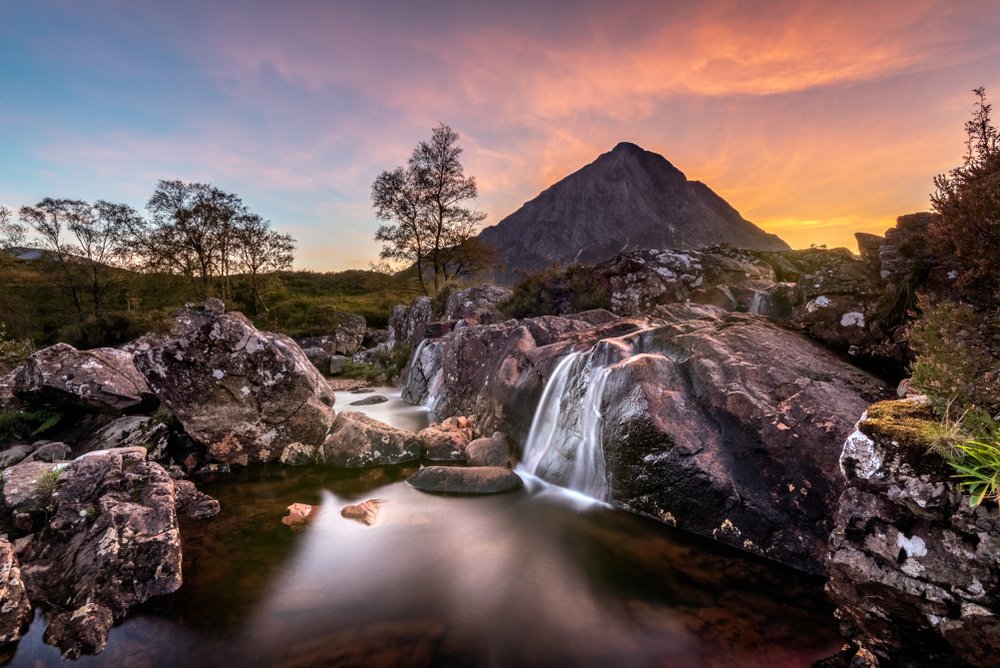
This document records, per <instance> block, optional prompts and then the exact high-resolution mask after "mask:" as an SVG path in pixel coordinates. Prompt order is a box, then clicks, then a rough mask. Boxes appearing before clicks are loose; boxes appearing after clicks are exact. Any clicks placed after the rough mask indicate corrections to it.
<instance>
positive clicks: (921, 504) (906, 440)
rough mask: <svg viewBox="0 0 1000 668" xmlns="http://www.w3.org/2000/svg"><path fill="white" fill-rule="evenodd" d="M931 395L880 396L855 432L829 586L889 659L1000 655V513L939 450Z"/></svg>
mask: <svg viewBox="0 0 1000 668" xmlns="http://www.w3.org/2000/svg"><path fill="white" fill-rule="evenodd" d="M935 422H936V420H935V418H934V415H933V413H932V412H931V411H930V409H929V408H928V407H927V405H926V403H925V402H924V401H923V400H921V399H906V400H901V401H893V402H882V403H878V404H875V405H873V406H871V407H870V408H869V409H868V411H867V413H866V414H865V416H864V418H863V419H862V420H861V421H860V422H859V423H858V425H857V430H856V431H855V432H854V433H852V434H851V435H850V437H849V438H847V439H846V440H845V443H844V448H843V455H842V458H841V466H842V470H843V474H844V476H845V478H846V481H847V488H846V489H845V491H844V493H843V495H842V496H841V498H840V505H839V511H838V513H837V516H836V526H835V529H834V531H833V535H832V536H831V537H830V555H829V572H830V579H829V581H828V583H827V593H828V594H829V596H830V598H831V599H832V600H833V602H834V603H835V604H836V605H837V618H838V619H839V620H840V622H841V631H842V632H843V633H844V635H845V637H847V638H848V639H850V640H851V641H852V642H853V643H854V644H855V645H856V646H858V647H860V648H861V651H862V652H869V653H871V654H874V655H875V656H876V657H877V659H878V660H879V661H881V662H884V663H883V665H891V666H896V665H899V666H910V665H912V666H916V665H921V666H923V665H939V666H945V665H949V666H950V665H971V666H993V665H996V662H997V656H998V654H1000V511H998V510H997V507H996V504H982V505H979V506H976V507H972V506H971V504H970V503H969V497H968V495H965V494H962V493H961V491H960V490H958V489H957V488H956V486H955V484H954V482H953V481H952V480H951V475H952V473H953V471H951V470H950V469H949V467H948V466H947V465H946V464H945V462H944V461H943V460H942V459H941V458H940V457H939V456H937V455H936V454H934V453H933V452H932V451H930V448H929V443H928V441H927V434H928V433H929V432H930V430H931V429H932V428H933V427H934V425H935Z"/></svg>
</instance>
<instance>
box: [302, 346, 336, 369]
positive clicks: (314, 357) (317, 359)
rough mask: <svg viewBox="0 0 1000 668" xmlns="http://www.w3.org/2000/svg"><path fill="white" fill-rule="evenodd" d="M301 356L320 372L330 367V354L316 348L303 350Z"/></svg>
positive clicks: (310, 347) (311, 347)
mask: <svg viewBox="0 0 1000 668" xmlns="http://www.w3.org/2000/svg"><path fill="white" fill-rule="evenodd" d="M302 354H303V355H305V356H306V358H308V360H309V361H310V362H312V365H313V366H314V367H316V368H317V369H318V370H319V371H321V372H322V371H323V370H324V369H327V368H329V367H330V353H329V352H327V351H326V350H324V349H322V348H320V347H318V346H309V347H306V348H303V349H302Z"/></svg>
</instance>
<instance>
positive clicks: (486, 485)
mask: <svg viewBox="0 0 1000 668" xmlns="http://www.w3.org/2000/svg"><path fill="white" fill-rule="evenodd" d="M406 482H408V483H410V484H411V485H412V486H414V487H416V488H417V489H419V490H420V491H422V492H433V493H436V494H497V493H499V492H512V491H514V490H515V489H520V488H521V487H523V486H524V482H523V481H522V480H521V478H520V476H518V475H517V474H516V473H514V472H513V471H511V470H510V469H507V468H503V467H501V466H470V467H455V466H428V467H425V468H422V469H420V470H419V471H417V472H416V473H414V474H413V475H411V476H410V477H409V478H407V479H406Z"/></svg>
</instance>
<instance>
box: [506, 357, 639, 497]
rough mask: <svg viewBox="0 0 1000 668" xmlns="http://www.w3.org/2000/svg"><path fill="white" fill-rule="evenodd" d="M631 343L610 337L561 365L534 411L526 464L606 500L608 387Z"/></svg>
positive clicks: (530, 470) (539, 473)
mask: <svg viewBox="0 0 1000 668" xmlns="http://www.w3.org/2000/svg"><path fill="white" fill-rule="evenodd" d="M631 352H632V350H631V346H629V345H628V344H627V343H625V342H623V341H622V340H620V339H606V340H604V341H601V342H599V343H598V344H597V345H596V346H594V347H593V348H592V349H591V350H590V351H588V352H585V353H570V354H569V355H567V356H566V357H564V358H563V359H562V360H560V362H559V364H558V365H557V366H556V368H555V370H554V371H553V373H552V376H551V377H550V378H549V380H548V382H547V383H546V386H545V390H544V391H543V393H542V399H541V401H540V402H539V403H538V408H537V409H536V410H535V416H534V419H533V420H532V422H531V430H530V431H529V433H528V440H527V443H526V444H525V446H524V454H523V457H522V461H521V468H522V469H523V470H524V471H525V472H527V473H530V474H532V475H537V476H538V477H539V478H543V479H544V480H548V481H549V482H552V483H555V484H557V485H561V486H563V487H568V488H569V489H573V490H576V491H578V492H581V493H583V494H586V495H587V496H590V497H592V498H595V499H598V500H601V501H606V500H608V498H609V497H610V495H611V489H610V485H609V483H608V476H607V470H606V467H605V463H604V414H603V408H602V401H603V398H604V386H605V384H606V383H607V380H608V376H609V375H610V373H611V369H612V366H613V365H614V364H616V363H617V362H619V361H621V360H623V359H626V358H628V357H629V356H630V355H631Z"/></svg>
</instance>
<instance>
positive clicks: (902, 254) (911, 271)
mask: <svg viewBox="0 0 1000 668" xmlns="http://www.w3.org/2000/svg"><path fill="white" fill-rule="evenodd" d="M935 215H936V214H933V213H930V212H922V213H911V214H909V215H906V216H900V217H899V218H897V219H896V226H895V227H892V228H890V229H888V230H886V232H885V238H884V240H883V242H882V244H881V245H880V246H879V249H878V259H879V271H880V274H881V277H882V279H883V280H884V281H885V282H887V283H888V284H889V285H896V286H899V285H904V284H905V283H907V282H908V281H910V279H911V278H912V277H914V276H915V275H916V274H918V273H919V272H920V271H922V270H923V269H925V268H926V266H927V264H928V262H929V257H930V252H929V251H928V249H927V241H926V239H927V228H928V227H929V226H930V224H931V222H932V221H933V220H934V218H935Z"/></svg>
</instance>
